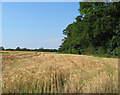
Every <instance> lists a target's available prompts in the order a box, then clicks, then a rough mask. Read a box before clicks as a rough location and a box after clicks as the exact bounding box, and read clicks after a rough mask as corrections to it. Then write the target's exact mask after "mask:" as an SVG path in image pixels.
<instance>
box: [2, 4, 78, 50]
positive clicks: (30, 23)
mask: <svg viewBox="0 0 120 95" xmlns="http://www.w3.org/2000/svg"><path fill="white" fill-rule="evenodd" d="M78 8H79V3H78V2H17V3H15V2H3V4H2V46H3V47H4V48H16V47H21V48H30V49H35V48H36V49H38V48H41V47H43V48H45V49H46V48H48V49H58V48H59V46H60V45H61V43H62V39H63V38H64V37H65V35H63V30H64V29H65V28H66V27H67V26H68V25H69V24H71V23H73V22H75V21H76V20H75V18H76V17H77V16H78V15H79V12H78Z"/></svg>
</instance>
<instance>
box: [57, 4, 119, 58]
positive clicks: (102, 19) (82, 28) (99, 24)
mask: <svg viewBox="0 0 120 95" xmlns="http://www.w3.org/2000/svg"><path fill="white" fill-rule="evenodd" d="M79 5H80V8H79V9H78V10H79V12H80V15H79V16H77V17H76V22H73V23H71V24H70V25H68V26H67V27H66V29H64V30H63V34H64V35H66V36H67V37H64V39H63V43H62V44H61V46H60V48H59V52H63V53H73V54H92V55H104V56H118V50H119V48H120V2H109V3H108V2H80V3H79Z"/></svg>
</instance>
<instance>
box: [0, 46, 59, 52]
mask: <svg viewBox="0 0 120 95" xmlns="http://www.w3.org/2000/svg"><path fill="white" fill-rule="evenodd" d="M0 50H4V51H40V52H57V49H44V48H39V49H27V48H20V47H17V48H16V49H10V48H9V49H5V48H4V47H2V46H1V47H0Z"/></svg>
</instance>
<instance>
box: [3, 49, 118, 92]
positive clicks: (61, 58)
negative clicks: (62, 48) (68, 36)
mask: <svg viewBox="0 0 120 95" xmlns="http://www.w3.org/2000/svg"><path fill="white" fill-rule="evenodd" d="M2 91H3V93H118V59H117V58H99V57H93V56H86V55H73V54H57V53H47V52H31V51H24V52H23V51H2Z"/></svg>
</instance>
